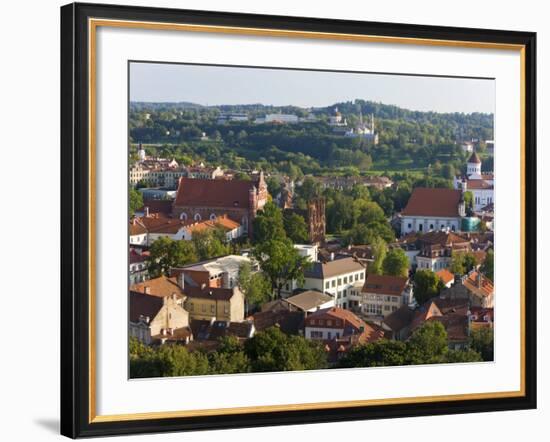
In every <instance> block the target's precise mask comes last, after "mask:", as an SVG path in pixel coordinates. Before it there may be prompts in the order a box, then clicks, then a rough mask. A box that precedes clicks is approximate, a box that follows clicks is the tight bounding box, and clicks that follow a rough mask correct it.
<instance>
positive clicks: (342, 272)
mask: <svg viewBox="0 0 550 442" xmlns="http://www.w3.org/2000/svg"><path fill="white" fill-rule="evenodd" d="M365 275H366V271H365V267H363V265H362V264H361V263H360V262H358V261H357V260H355V258H351V257H350V258H342V259H335V260H334V261H328V262H326V263H321V262H315V263H313V266H312V267H311V268H309V269H308V270H306V271H305V272H304V277H305V283H304V288H305V289H308V290H318V291H320V292H324V293H329V294H331V295H332V296H333V297H334V300H335V305H336V307H342V308H344V309H346V308H348V307H349V306H350V303H349V301H350V296H351V290H352V289H353V288H354V287H355V286H356V285H358V284H360V285H362V284H363V281H364V280H365Z"/></svg>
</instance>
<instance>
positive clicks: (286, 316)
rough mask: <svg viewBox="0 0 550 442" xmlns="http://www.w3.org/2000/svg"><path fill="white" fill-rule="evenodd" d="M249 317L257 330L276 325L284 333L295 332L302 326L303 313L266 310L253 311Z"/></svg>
mask: <svg viewBox="0 0 550 442" xmlns="http://www.w3.org/2000/svg"><path fill="white" fill-rule="evenodd" d="M250 319H252V320H253V321H254V327H255V328H256V330H257V331H262V330H265V329H267V328H269V327H273V326H276V327H279V328H280V329H281V331H283V332H285V333H288V334H297V333H298V331H299V330H301V329H302V328H303V324H304V313H303V312H291V311H288V310H279V311H266V312H258V313H254V315H252V316H251V318H250Z"/></svg>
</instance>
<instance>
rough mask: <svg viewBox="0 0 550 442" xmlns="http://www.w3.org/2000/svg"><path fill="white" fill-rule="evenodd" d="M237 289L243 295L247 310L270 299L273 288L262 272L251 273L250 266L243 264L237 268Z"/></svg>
mask: <svg viewBox="0 0 550 442" xmlns="http://www.w3.org/2000/svg"><path fill="white" fill-rule="evenodd" d="M239 288H240V289H241V291H242V292H243V293H244V296H245V300H246V305H247V309H248V307H249V306H255V305H261V304H263V303H264V302H267V301H269V299H271V296H272V293H273V288H272V287H271V282H270V280H269V278H268V277H267V276H266V275H265V274H264V273H263V272H261V271H260V272H252V266H251V265H250V263H248V262H244V263H243V264H241V266H240V267H239Z"/></svg>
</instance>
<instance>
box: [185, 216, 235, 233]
mask: <svg viewBox="0 0 550 442" xmlns="http://www.w3.org/2000/svg"><path fill="white" fill-rule="evenodd" d="M240 226H241V225H240V224H239V223H238V222H236V221H233V220H232V219H230V218H228V217H227V215H223V216H219V217H218V218H216V219H214V220H210V219H209V220H206V221H199V222H195V223H193V224H190V225H189V227H188V229H189V231H191V232H193V231H203V230H206V229H215V228H216V227H221V228H222V229H224V230H227V231H230V230H234V229H237V228H239V227H240Z"/></svg>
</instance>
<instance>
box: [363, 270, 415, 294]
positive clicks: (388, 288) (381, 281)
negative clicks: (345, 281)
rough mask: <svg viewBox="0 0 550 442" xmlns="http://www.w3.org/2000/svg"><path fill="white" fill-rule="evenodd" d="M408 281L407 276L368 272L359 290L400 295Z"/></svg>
mask: <svg viewBox="0 0 550 442" xmlns="http://www.w3.org/2000/svg"><path fill="white" fill-rule="evenodd" d="M408 282H409V278H407V277H404V276H389V275H375V274H373V273H370V274H368V275H367V279H366V280H365V284H364V285H363V289H362V290H361V291H362V292H365V293H376V294H382V295H394V296H401V294H402V293H403V291H404V290H405V288H406V287H407V283H408Z"/></svg>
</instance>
